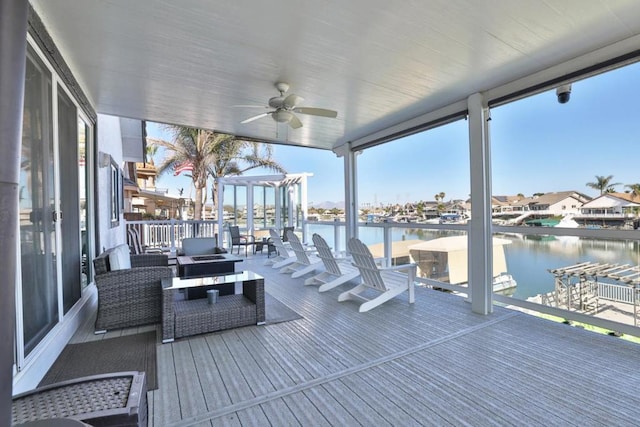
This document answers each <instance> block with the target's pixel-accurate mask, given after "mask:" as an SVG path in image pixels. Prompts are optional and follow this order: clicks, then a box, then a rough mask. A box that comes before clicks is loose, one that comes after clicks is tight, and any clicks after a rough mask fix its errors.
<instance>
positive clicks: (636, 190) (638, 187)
mask: <svg viewBox="0 0 640 427" xmlns="http://www.w3.org/2000/svg"><path fill="white" fill-rule="evenodd" d="M625 187H627V188H628V189H629V190H631V194H633V198H634V199H635V198H636V197H640V184H627V185H625Z"/></svg>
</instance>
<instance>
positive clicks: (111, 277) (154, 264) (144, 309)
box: [93, 249, 173, 333]
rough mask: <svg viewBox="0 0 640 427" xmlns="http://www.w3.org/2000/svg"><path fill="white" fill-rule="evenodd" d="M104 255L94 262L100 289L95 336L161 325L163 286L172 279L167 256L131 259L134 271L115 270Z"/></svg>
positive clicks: (108, 252) (132, 257) (106, 254)
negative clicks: (150, 325)
mask: <svg viewBox="0 0 640 427" xmlns="http://www.w3.org/2000/svg"><path fill="white" fill-rule="evenodd" d="M112 250H113V249H109V250H106V251H104V252H103V253H102V254H100V255H99V256H98V257H96V258H95V259H94V261H93V265H94V267H95V282H96V287H97V289H98V313H97V315H96V323H95V330H96V333H102V332H106V330H108V329H119V328H128V327H133V326H141V325H147V324H151V323H160V321H161V320H162V284H161V280H162V278H164V277H171V276H172V275H173V272H172V270H171V267H169V260H168V257H167V255H163V254H140V255H131V256H130V261H131V268H128V269H121V270H113V269H112V268H111V263H110V260H109V258H110V257H109V255H110V253H111V251H112Z"/></svg>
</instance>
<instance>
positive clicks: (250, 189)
mask: <svg viewBox="0 0 640 427" xmlns="http://www.w3.org/2000/svg"><path fill="white" fill-rule="evenodd" d="M254 231H255V230H254V229H253V184H252V183H250V182H249V183H247V233H248V234H253V232H254Z"/></svg>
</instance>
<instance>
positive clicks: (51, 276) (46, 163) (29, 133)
mask: <svg viewBox="0 0 640 427" xmlns="http://www.w3.org/2000/svg"><path fill="white" fill-rule="evenodd" d="M51 97H52V76H51V73H50V72H49V71H48V69H47V68H46V67H45V66H44V64H43V63H42V61H41V60H40V59H39V58H38V57H37V55H36V54H35V52H34V51H33V50H32V49H31V48H29V49H28V52H27V67H26V82H25V99H24V117H23V130H22V134H23V135H22V151H21V160H20V165H21V168H20V189H19V199H20V200H19V204H20V259H21V265H22V269H21V274H22V288H21V299H22V306H21V308H22V310H21V311H22V337H21V338H22V340H23V348H24V354H25V355H27V354H29V352H31V350H33V348H34V347H35V346H36V345H37V344H38V343H39V342H40V340H41V339H42V338H43V337H44V336H45V335H46V334H47V332H49V331H50V330H51V328H53V326H55V324H56V323H57V321H58V314H59V312H58V286H57V267H56V261H57V260H56V256H57V254H56V251H57V240H56V236H57V234H56V227H55V226H56V224H55V222H56V220H57V219H58V212H57V210H56V197H55V158H54V145H53V126H52V125H53V119H52V102H51Z"/></svg>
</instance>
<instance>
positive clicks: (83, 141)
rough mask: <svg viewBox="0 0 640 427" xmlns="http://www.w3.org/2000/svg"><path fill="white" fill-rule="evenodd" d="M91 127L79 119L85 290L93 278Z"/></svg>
mask: <svg viewBox="0 0 640 427" xmlns="http://www.w3.org/2000/svg"><path fill="white" fill-rule="evenodd" d="M90 132H91V127H90V126H89V125H88V124H87V123H85V122H84V120H82V119H80V118H79V119H78V185H79V190H78V198H79V201H80V218H79V219H80V251H81V256H82V276H81V282H80V284H81V286H82V288H83V289H84V288H85V287H86V286H87V285H88V284H89V282H90V281H91V277H92V267H93V266H92V264H91V260H90V254H89V240H88V239H89V235H88V233H87V230H88V229H89V216H88V214H87V208H88V206H87V202H88V200H89V194H88V192H87V190H88V189H89V174H88V173H87V149H88V147H89V143H90V141H91V133H90Z"/></svg>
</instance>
